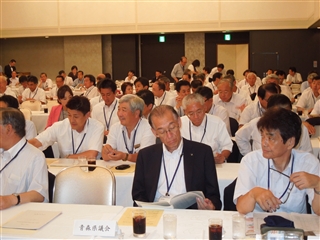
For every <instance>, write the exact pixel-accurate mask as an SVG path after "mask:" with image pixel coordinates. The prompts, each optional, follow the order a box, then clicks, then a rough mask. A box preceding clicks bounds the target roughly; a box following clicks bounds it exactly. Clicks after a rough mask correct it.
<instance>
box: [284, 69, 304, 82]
mask: <svg viewBox="0 0 320 240" xmlns="http://www.w3.org/2000/svg"><path fill="white" fill-rule="evenodd" d="M301 82H302V77H301V74H300V73H298V72H297V69H296V68H295V67H290V68H289V74H288V75H287V84H288V85H291V84H292V83H301Z"/></svg>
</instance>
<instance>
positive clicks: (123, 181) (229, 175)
mask: <svg viewBox="0 0 320 240" xmlns="http://www.w3.org/2000/svg"><path fill="white" fill-rule="evenodd" d="M49 161H50V162H52V159H48V162H49ZM120 164H128V162H123V161H110V162H106V161H103V160H97V165H99V166H105V167H109V168H110V167H112V166H115V165H120ZM62 169H63V168H62V167H50V164H49V171H50V172H51V173H53V174H55V175H56V174H57V173H58V172H59V171H61V170H62ZM216 169H217V175H218V183H219V190H220V199H221V202H222V203H223V190H224V188H225V187H226V186H228V185H229V184H230V183H231V182H232V181H233V180H234V179H235V178H236V177H237V175H238V169H239V164H238V163H224V164H217V165H216ZM133 176H134V173H115V178H116V205H119V206H124V207H131V206H132V205H133V201H132V197H131V190H132V182H133Z"/></svg>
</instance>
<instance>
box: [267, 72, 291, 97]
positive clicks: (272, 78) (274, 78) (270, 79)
mask: <svg viewBox="0 0 320 240" xmlns="http://www.w3.org/2000/svg"><path fill="white" fill-rule="evenodd" d="M266 83H274V84H277V85H278V86H279V87H280V89H281V91H280V93H281V94H283V95H286V96H287V97H288V98H289V99H290V101H291V102H292V103H294V97H293V95H292V91H291V88H290V87H289V86H287V85H282V84H280V78H279V77H278V75H276V74H270V75H268V76H267V77H266Z"/></svg>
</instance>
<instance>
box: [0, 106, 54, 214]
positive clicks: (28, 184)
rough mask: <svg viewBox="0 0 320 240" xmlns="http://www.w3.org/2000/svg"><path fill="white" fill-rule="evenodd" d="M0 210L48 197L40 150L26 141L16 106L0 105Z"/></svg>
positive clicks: (44, 165)
mask: <svg viewBox="0 0 320 240" xmlns="http://www.w3.org/2000/svg"><path fill="white" fill-rule="evenodd" d="M0 132H1V134H0V156H1V157H0V159H1V166H2V168H1V170H0V173H1V174H0V186H1V187H0V210H3V209H6V208H9V207H12V206H15V205H19V204H21V203H27V202H43V201H48V171H47V164H46V160H45V157H44V155H43V153H42V152H41V151H40V150H38V149H36V148H35V147H33V146H32V145H30V144H28V143H27V140H26V139H25V137H24V136H25V119H24V116H23V114H22V112H20V111H19V110H18V109H14V108H0Z"/></svg>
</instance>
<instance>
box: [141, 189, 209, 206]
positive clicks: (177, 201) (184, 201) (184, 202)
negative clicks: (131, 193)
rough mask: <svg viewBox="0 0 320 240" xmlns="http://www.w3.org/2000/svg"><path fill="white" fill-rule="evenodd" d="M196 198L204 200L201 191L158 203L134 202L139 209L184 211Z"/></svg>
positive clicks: (165, 199)
mask: <svg viewBox="0 0 320 240" xmlns="http://www.w3.org/2000/svg"><path fill="white" fill-rule="evenodd" d="M197 197H199V198H202V199H204V198H205V197H204V195H203V192H202V191H192V192H187V193H182V194H179V195H176V196H174V197H172V198H163V199H162V200H160V201H159V202H141V201H135V202H136V204H137V205H138V206H139V207H146V208H151V207H152V208H175V209H186V208H188V207H190V206H191V205H193V204H195V203H196V202H197Z"/></svg>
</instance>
